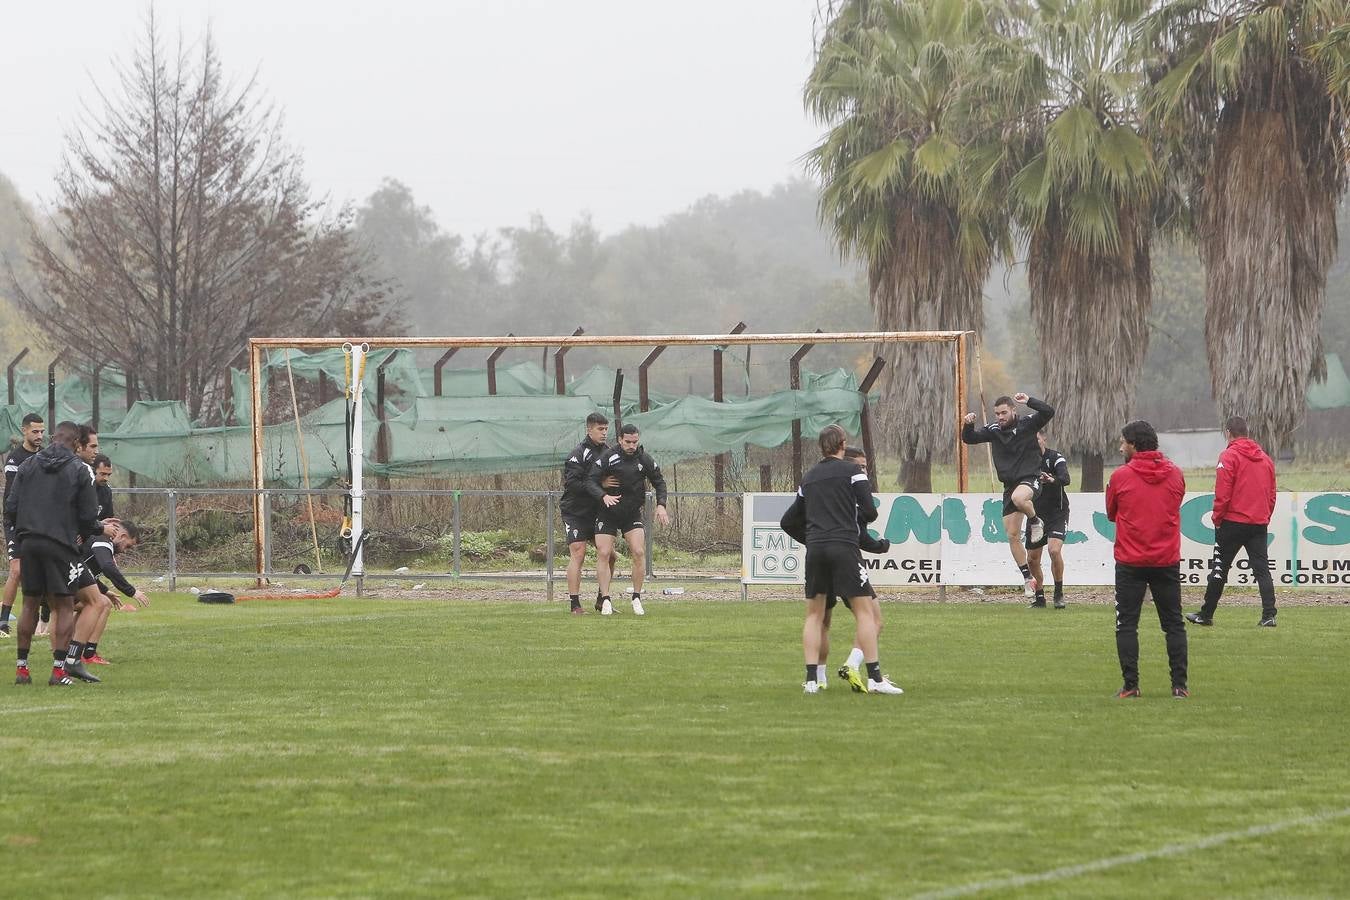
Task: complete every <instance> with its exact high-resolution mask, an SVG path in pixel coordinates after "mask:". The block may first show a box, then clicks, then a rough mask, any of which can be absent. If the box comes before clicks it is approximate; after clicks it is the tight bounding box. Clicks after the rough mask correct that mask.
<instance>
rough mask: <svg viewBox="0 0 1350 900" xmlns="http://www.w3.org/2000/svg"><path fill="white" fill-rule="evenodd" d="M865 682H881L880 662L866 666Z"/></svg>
mask: <svg viewBox="0 0 1350 900" xmlns="http://www.w3.org/2000/svg"><path fill="white" fill-rule="evenodd" d="M867 680H868V681H875V682H877V683H880V682H881V661H880V660H878V661H877V662H874V663H868V664H867Z"/></svg>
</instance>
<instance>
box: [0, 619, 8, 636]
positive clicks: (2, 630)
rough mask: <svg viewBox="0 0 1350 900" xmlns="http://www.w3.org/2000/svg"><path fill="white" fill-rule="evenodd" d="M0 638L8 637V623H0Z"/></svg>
mask: <svg viewBox="0 0 1350 900" xmlns="http://www.w3.org/2000/svg"><path fill="white" fill-rule="evenodd" d="M0 637H9V623H8V622H0Z"/></svg>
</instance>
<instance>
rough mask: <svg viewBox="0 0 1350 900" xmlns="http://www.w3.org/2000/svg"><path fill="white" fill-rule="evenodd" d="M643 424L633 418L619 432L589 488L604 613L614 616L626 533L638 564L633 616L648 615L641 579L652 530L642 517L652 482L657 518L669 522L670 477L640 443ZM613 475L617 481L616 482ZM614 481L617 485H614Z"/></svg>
mask: <svg viewBox="0 0 1350 900" xmlns="http://www.w3.org/2000/svg"><path fill="white" fill-rule="evenodd" d="M638 440H639V433H638V427H637V426H636V425H634V424H632V423H631V422H630V423H629V424H627V425H625V426H623V428H622V429H620V430H619V445H618V447H616V448H614V449H613V450H611V451H610V452H609V453H608V454H606V455H605V456H602V457H601V459H600V461H599V462H598V463H596V464H595V465H594V466H593V467H592V468H591V478H590V481H588V482H586V489H587V490H588V491H589V492H590V494H591V496H592V497H594V498H595V500H596V501H598V502H597V504H596V507H597V509H598V512H597V514H596V520H595V553H596V556H597V557H598V561H597V562H596V564H595V570H596V571H595V576H596V580H597V581H599V582H600V615H602V616H609V615H613V614H614V604H613V602H612V601H611V600H610V598H609V585H610V581H611V580H612V579H613V577H614V540H615V538H617V537H618V536H619V535H621V534H622V535H623V537H624V540H626V541H627V542H628V557H629V559H630V560H631V561H632V564H633V614H634V615H637V616H640V615H643V614H644V610H643V608H642V577H643V576H644V575H645V574H646V565H647V531H646V526H645V525H644V524H643V521H642V506H643V501H645V500H646V499H647V482H651V485H652V490H654V491H655V492H656V521H657V522H660V523H661V524H662V525H669V524H670V515H669V514H668V513H667V512H666V479H665V478H664V477H663V476H662V475H661V468H660V467H659V466H658V465H657V464H656V461H655V460H653V459H652V458H651V457H650V456H649V455H647V451H646V450H643V449H642V447H641V446H640V445H639V444H638ZM611 476H614V478H615V479H616V480H611V478H610V477H611ZM610 485H613V486H612V487H611V486H610Z"/></svg>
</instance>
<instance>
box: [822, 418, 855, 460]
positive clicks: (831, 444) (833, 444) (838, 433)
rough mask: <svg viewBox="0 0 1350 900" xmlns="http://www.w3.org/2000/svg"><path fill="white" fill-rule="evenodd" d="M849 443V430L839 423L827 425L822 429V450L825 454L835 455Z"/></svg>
mask: <svg viewBox="0 0 1350 900" xmlns="http://www.w3.org/2000/svg"><path fill="white" fill-rule="evenodd" d="M846 444H848V432H846V431H844V429H843V428H842V427H840V426H839V425H826V426H825V427H824V428H822V429H821V430H820V452H821V454H822V455H823V456H834V455H835V454H836V453H838V452H839V450H840V449H841V448H842V447H844V446H845V445H846Z"/></svg>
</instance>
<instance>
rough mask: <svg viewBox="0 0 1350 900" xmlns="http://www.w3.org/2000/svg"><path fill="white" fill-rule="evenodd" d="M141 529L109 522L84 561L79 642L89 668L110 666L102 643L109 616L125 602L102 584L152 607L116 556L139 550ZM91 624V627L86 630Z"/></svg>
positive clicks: (77, 631) (78, 595)
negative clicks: (105, 582) (137, 546)
mask: <svg viewBox="0 0 1350 900" xmlns="http://www.w3.org/2000/svg"><path fill="white" fill-rule="evenodd" d="M139 539H140V529H138V528H137V527H136V525H135V524H134V523H132V522H118V521H115V520H111V519H105V520H104V522H103V535H102V536H101V537H97V538H94V539H93V540H92V541H90V543H89V545H88V547H89V553H88V555H87V556H85V558H84V568H85V574H84V575H83V576H82V577H81V579H80V581H79V584H78V585H77V587H76V591H75V641H76V642H77V643H78V644H79V647H78V649H79V650H80V651H81V655H82V661H83V662H84V663H85V664H86V665H104V666H106V665H109V662H108V660H106V659H104V658H103V657H102V656H100V655H99V653H98V642H99V640H100V639H101V638H102V637H103V632H104V630H105V629H107V627H108V614H109V613H110V612H111V611H112V608H113V607H114V606H119V607H120V606H121V605H122V602H121V601H120V600H118V599H117V598H115V597H114V596H113V595H112V592H111V591H109V590H108V587H107V585H105V584H104V583H103V582H102V581H101V580H99V579H100V578H101V577H102V578H107V579H108V580H109V581H111V582H112V583H113V585H114V586H115V587H116V588H117V589H118V590H119V591H121V592H122V593H123V594H125V595H126V596H127V597H128V598H129V599H130V600H131V601H132V602H134V603H135V604H136V605H137V606H141V607H145V606H149V605H150V600H149V598H147V597H146V596H145V594H143V593H142V592H141V591H140V590H138V589H137V588H136V586H135V585H133V584H132V583H131V582H130V581H128V580H127V578H126V576H125V575H123V574H122V570H121V568H120V567H119V566H118V565H117V559H116V556H115V554H117V553H125V552H126V551H127V550H130V549H131V548H132V547H135V546H136V543H137V541H138V540H139ZM86 619H87V620H88V622H87V625H88V627H87V628H86V627H82V626H84V625H85V624H86ZM66 671H70V656H69V655H67V657H66Z"/></svg>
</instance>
